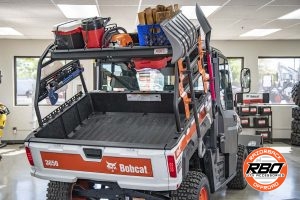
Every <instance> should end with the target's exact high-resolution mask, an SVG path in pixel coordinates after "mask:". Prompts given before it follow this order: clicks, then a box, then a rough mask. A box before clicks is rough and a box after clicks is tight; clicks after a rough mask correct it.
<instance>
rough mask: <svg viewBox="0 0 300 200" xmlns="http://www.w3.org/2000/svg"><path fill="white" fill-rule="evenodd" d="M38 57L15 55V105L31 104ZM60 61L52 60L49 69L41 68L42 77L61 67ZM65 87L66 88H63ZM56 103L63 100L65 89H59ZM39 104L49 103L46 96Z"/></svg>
mask: <svg viewBox="0 0 300 200" xmlns="http://www.w3.org/2000/svg"><path fill="white" fill-rule="evenodd" d="M38 61H39V57H15V59H14V64H15V105H32V102H33V98H34V95H33V93H34V92H35V84H36V74H37V66H38ZM62 65H63V64H62V62H60V61H58V62H54V63H53V64H52V66H51V67H49V68H51V71H50V70H49V69H47V68H48V67H47V68H45V69H43V70H42V78H43V77H46V76H47V75H49V74H50V73H52V72H53V71H54V70H56V69H58V68H59V67H62ZM65 89H66V88H65ZM58 95H59V98H58V103H57V104H61V103H63V102H64V101H65V96H66V95H65V90H64V89H60V92H59V93H58ZM40 104H41V105H50V101H49V99H48V98H46V99H45V100H43V101H42V102H41V103H40Z"/></svg>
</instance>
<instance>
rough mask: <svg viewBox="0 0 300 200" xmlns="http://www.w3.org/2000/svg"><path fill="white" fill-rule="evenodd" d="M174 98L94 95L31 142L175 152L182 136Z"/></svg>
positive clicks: (52, 121)
mask: <svg viewBox="0 0 300 200" xmlns="http://www.w3.org/2000/svg"><path fill="white" fill-rule="evenodd" d="M173 97H174V93H173V92H170V91H168V92H167V91H166V92H160V93H158V92H152V93H145V92H142V93H141V92H136V93H135V92H132V93H130V94H128V92H127V93H126V92H109V93H107V92H100V91H95V92H91V93H88V94H86V95H83V96H82V97H80V99H79V100H78V101H76V102H73V103H71V106H68V108H67V109H63V110H62V111H59V112H56V111H55V112H54V114H53V115H50V116H48V118H49V120H48V121H47V122H46V123H45V125H44V126H43V127H42V128H39V129H37V130H36V131H34V132H33V133H32V134H31V135H30V136H29V137H27V139H30V141H35V142H47V143H58V144H75V145H94V146H108V147H109V146H110V147H112V146H113V147H129V148H133V147H135V148H153V149H171V148H172V147H174V146H175V145H176V144H177V142H178V140H179V139H180V136H181V135H180V134H179V133H177V131H176V123H175V115H174V112H173V103H172V101H173ZM150 100H151V101H150ZM182 110H183V106H182V105H181V107H180V111H181V112H180V113H181V114H180V119H181V121H182V122H183V123H184V114H183V112H182ZM56 113H58V114H56Z"/></svg>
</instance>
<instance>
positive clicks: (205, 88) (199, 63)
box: [197, 36, 209, 93]
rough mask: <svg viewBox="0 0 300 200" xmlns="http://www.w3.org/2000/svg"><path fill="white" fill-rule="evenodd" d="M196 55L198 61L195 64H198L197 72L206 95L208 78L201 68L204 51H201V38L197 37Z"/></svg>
mask: <svg viewBox="0 0 300 200" xmlns="http://www.w3.org/2000/svg"><path fill="white" fill-rule="evenodd" d="M198 54H199V60H198V63H197V64H198V70H199V73H200V74H201V77H202V83H203V88H204V92H205V93H207V91H208V81H209V76H207V75H206V72H205V69H204V68H203V65H202V63H203V55H204V51H203V49H202V40H201V36H199V37H198Z"/></svg>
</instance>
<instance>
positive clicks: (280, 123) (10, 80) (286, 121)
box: [0, 39, 300, 140]
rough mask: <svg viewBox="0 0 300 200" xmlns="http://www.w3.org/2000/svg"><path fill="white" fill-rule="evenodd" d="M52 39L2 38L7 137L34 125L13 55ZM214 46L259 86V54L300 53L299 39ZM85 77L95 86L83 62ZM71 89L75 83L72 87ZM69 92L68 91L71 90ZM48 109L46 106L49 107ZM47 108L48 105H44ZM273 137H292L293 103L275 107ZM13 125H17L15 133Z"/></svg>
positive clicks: (39, 48) (20, 135)
mask: <svg viewBox="0 0 300 200" xmlns="http://www.w3.org/2000/svg"><path fill="white" fill-rule="evenodd" d="M50 42H51V40H4V39H3V40H0V70H1V71H2V74H3V79H2V84H0V102H3V103H4V104H5V105H7V106H8V107H9V109H10V110H11V114H10V115H9V117H8V121H7V126H6V128H5V132H4V134H5V135H4V137H3V139H4V140H22V139H24V138H25V137H26V136H27V134H28V133H29V132H30V131H31V128H32V124H31V122H32V107H31V106H15V105H14V56H40V55H41V54H42V52H43V51H44V49H45V48H46V47H47V46H48V44H49V43H50ZM212 45H213V46H214V47H216V48H218V49H220V50H221V51H222V52H223V53H224V55H226V56H233V57H236V56H238V57H244V58H245V60H244V61H245V67H248V68H251V72H252V88H253V91H255V90H256V89H257V88H258V80H257V77H258V76H256V75H255V74H257V72H258V69H257V58H258V56H300V41H299V40H295V41H213V42H212ZM84 66H85V71H86V72H85V73H84V74H85V78H86V81H87V84H88V87H89V88H92V66H91V62H90V61H87V62H84ZM69 89H72V86H71V87H69ZM68 93H69V92H68ZM46 108H47V107H46ZM44 109H45V108H44ZM273 116H274V121H273V124H274V138H289V137H290V123H291V106H273ZM12 127H17V128H18V132H17V134H16V135H14V134H13V133H12Z"/></svg>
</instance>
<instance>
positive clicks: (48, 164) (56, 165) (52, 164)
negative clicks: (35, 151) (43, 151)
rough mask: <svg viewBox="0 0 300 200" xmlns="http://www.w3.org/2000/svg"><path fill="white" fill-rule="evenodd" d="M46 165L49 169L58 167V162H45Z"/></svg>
mask: <svg viewBox="0 0 300 200" xmlns="http://www.w3.org/2000/svg"><path fill="white" fill-rule="evenodd" d="M45 165H46V166H48V167H58V161H57V160H45Z"/></svg>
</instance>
